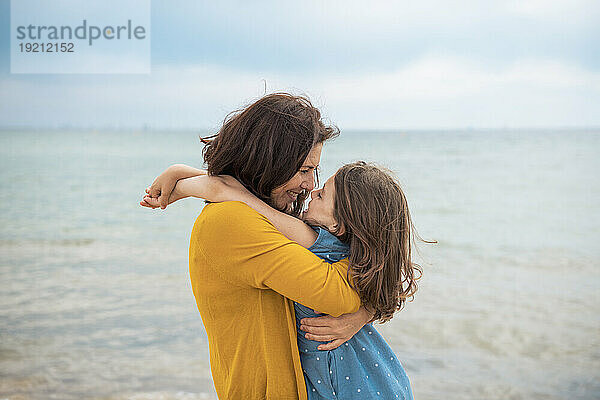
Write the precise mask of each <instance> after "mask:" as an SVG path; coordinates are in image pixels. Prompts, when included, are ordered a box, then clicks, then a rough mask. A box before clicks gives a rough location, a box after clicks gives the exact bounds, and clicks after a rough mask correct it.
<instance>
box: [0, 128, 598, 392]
mask: <svg viewBox="0 0 600 400" xmlns="http://www.w3.org/2000/svg"><path fill="white" fill-rule="evenodd" d="M207 133H208V132H145V131H128V132H107V131H99V132H94V131H88V132H78V131H4V132H0V157H1V158H0V226H1V227H2V228H1V230H0V277H1V281H0V283H1V285H0V318H1V320H2V323H1V326H0V374H1V375H0V376H1V378H0V397H2V398H9V399H47V398H56V399H81V398H95V399H215V398H216V394H215V392H214V388H213V385H212V379H211V374H210V367H209V356H208V343H207V338H206V333H205V331H204V329H203V326H202V321H201V318H200V315H199V313H198V311H197V309H196V305H195V302H194V298H193V294H192V292H191V288H190V283H189V276H188V258H187V257H188V245H189V237H190V232H191V228H192V225H193V223H194V220H195V218H196V217H197V216H198V214H199V213H200V211H201V210H202V207H203V202H202V201H201V200H198V199H188V200H183V201H180V202H177V203H175V204H172V205H170V206H169V207H168V208H167V209H166V210H150V209H147V208H143V207H141V206H139V204H138V203H139V201H140V200H141V198H142V196H143V194H144V189H145V188H146V187H147V186H149V185H150V184H151V183H152V180H153V179H154V177H155V176H156V175H158V174H159V173H160V172H161V171H162V170H164V169H165V168H166V167H168V166H169V165H170V164H174V163H186V164H190V165H194V166H196V167H201V166H202V157H201V150H202V146H201V143H200V141H199V140H198V134H200V135H204V134H207ZM599 154H600V130H580V131H568V130H556V131H549V130H534V131H532V130H512V131H474V130H469V131H415V132H412V131H408V132H406V131H385V132H375V131H361V132H359V131H348V132H346V131H344V132H342V134H341V136H340V137H339V138H338V139H336V140H335V141H333V142H331V143H328V144H327V145H326V146H325V149H324V151H323V155H322V160H321V161H322V162H321V169H322V171H321V175H322V179H321V182H324V181H325V179H326V178H327V177H328V176H330V175H331V174H333V173H334V172H335V170H336V169H337V168H338V167H339V166H341V165H342V164H343V163H346V162H351V161H355V160H359V159H362V160H367V161H375V162H378V163H379V164H381V165H383V166H386V167H388V168H390V169H392V170H393V171H395V173H396V175H397V177H398V179H399V180H400V182H401V183H402V186H403V188H404V190H405V193H406V196H407V198H408V200H409V204H410V209H411V212H412V217H413V221H414V224H415V226H416V228H417V230H418V232H419V233H420V235H421V236H422V237H423V238H424V239H427V240H435V241H437V244H426V243H421V244H419V245H418V251H419V252H418V254H416V255H415V258H416V260H418V261H419V262H420V264H421V265H422V267H423V277H422V279H421V280H420V281H419V291H418V292H417V294H416V296H415V298H414V301H412V302H409V303H407V305H406V307H405V309H404V310H403V311H401V312H400V313H398V314H397V315H396V316H395V317H394V319H393V320H392V321H391V322H389V323H387V324H384V325H381V326H378V329H379V330H380V332H381V333H382V334H383V335H384V337H385V338H386V340H387V341H388V342H389V343H390V345H391V347H392V348H393V349H394V351H395V352H396V354H397V355H398V357H399V359H400V360H401V362H402V363H403V365H404V367H405V369H406V371H407V373H408V375H409V377H410V379H411V382H412V386H413V391H414V394H415V398H417V399H506V398H509V399H566V398H569V399H594V398H598V397H600V379H599V378H600V372H599V371H600V340H599V338H600V302H599V293H600V292H599V289H600V271H599V269H598V267H599V264H600V246H599V245H598V242H599V241H600V202H599V201H598V199H599V198H600V181H599V179H598V173H599V172H600V157H599V156H598V155H599ZM240 301H243V299H240Z"/></svg>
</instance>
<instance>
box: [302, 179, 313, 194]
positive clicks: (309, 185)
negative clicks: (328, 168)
mask: <svg viewBox="0 0 600 400" xmlns="http://www.w3.org/2000/svg"><path fill="white" fill-rule="evenodd" d="M300 186H301V187H302V189H304V190H308V191H309V192H312V191H313V189H314V188H315V178H314V177H313V176H312V175H311V177H310V178H308V179H307V180H305V181H303V182H302V185H300Z"/></svg>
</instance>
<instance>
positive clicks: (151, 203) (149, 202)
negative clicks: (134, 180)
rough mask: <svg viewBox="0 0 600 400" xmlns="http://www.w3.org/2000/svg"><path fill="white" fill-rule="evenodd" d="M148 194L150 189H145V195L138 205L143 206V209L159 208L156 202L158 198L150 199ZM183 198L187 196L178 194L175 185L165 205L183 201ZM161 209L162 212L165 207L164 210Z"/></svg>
mask: <svg viewBox="0 0 600 400" xmlns="http://www.w3.org/2000/svg"><path fill="white" fill-rule="evenodd" d="M149 192H150V188H146V195H145V196H144V198H143V199H142V201H140V205H141V206H144V207H148V208H152V209H155V208H159V207H161V206H160V203H159V201H158V198H156V197H150V196H149V194H148V193H149ZM184 197H187V196H184V195H183V194H182V193H180V192H179V191H178V190H177V185H175V188H173V191H172V192H171V195H170V196H169V200H168V204H167V205H169V204H171V203H174V202H176V201H177V200H180V199H183V198H184ZM161 208H162V209H163V210H164V209H165V208H166V206H165V207H164V208H163V207H161Z"/></svg>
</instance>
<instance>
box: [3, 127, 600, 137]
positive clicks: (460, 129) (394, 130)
mask: <svg viewBox="0 0 600 400" xmlns="http://www.w3.org/2000/svg"><path fill="white" fill-rule="evenodd" d="M338 128H339V129H340V131H341V132H345V133H364V132H370V133H388V134H389V133H397V134H403V133H464V132H482V133H484V132H507V133H508V132H515V133H519V132H596V131H600V126H547V127H544V126H514V127H513V126H503V127H471V126H465V127H417V128H414V127H398V128H361V127H358V128H356V127H349V128H344V127H340V126H338ZM218 129H219V128H207V127H203V128H189V127H186V128H172V127H148V126H141V127H139V126H138V127H114V126H102V127H80V126H54V127H53V126H47V127H39V126H1V125H0V133H4V132H80V133H102V132H111V133H121V132H122V133H132V134H140V133H198V134H206V135H211V134H213V133H217V131H218Z"/></svg>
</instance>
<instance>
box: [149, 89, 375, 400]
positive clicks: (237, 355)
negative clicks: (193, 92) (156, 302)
mask: <svg viewBox="0 0 600 400" xmlns="http://www.w3.org/2000/svg"><path fill="white" fill-rule="evenodd" d="M336 135H337V131H336V130H334V129H333V128H331V127H326V126H325V125H324V124H323V122H322V121H321V116H320V113H319V111H318V110H317V109H316V108H314V107H313V106H312V105H311V104H310V102H309V101H308V100H307V99H306V98H303V97H298V96H292V95H289V94H271V95H268V96H265V97H263V98H261V99H260V100H258V101H257V102H255V103H254V104H252V105H250V106H248V107H247V108H245V109H243V110H241V111H238V112H236V113H233V114H230V115H229V117H228V118H227V119H226V120H225V122H224V124H223V127H222V128H221V130H220V131H219V133H218V134H217V135H216V136H215V137H214V138H213V139H212V140H210V141H207V145H206V147H205V148H204V151H203V154H204V160H205V162H206V164H207V167H208V173H209V174H210V175H230V176H233V177H235V178H236V179H238V180H239V181H240V182H241V183H242V184H243V185H244V186H245V187H246V188H248V189H249V190H250V191H251V192H252V193H253V194H254V195H256V196H257V197H258V198H260V199H261V200H263V201H265V202H266V203H267V204H269V205H271V206H273V207H274V208H277V209H279V210H282V211H285V212H287V213H289V214H292V215H295V216H298V215H299V213H300V211H301V209H302V204H303V202H304V199H305V198H306V194H307V192H309V191H311V190H312V189H313V188H314V180H315V173H316V169H317V167H318V164H319V162H320V157H321V149H322V147H323V143H324V142H325V141H326V140H328V139H331V138H333V137H335V136H336ZM171 190H172V187H170V188H169V187H161V183H160V182H155V184H153V186H152V187H151V188H150V191H149V192H150V193H149V194H150V195H151V196H152V197H157V196H160V197H159V201H160V202H161V203H164V206H166V204H167V201H168V196H169V194H170V192H171ZM163 193H164V194H166V196H165V195H162V194H163ZM161 195H162V196H161ZM189 262H190V278H191V281H192V289H193V292H194V296H195V298H196V303H197V306H198V310H199V311H200V314H201V316H202V320H203V323H204V327H205V329H206V333H207V336H208V340H209V349H210V362H211V371H212V374H213V381H214V384H215V388H216V391H217V394H218V396H219V398H221V399H282V400H283V399H306V397H307V396H306V386H305V383H304V378H303V373H302V368H301V365H300V358H299V355H298V347H297V343H296V325H295V320H294V307H293V301H297V302H299V303H301V304H304V305H306V306H308V307H311V308H313V309H316V310H319V311H320V312H323V313H326V314H330V315H332V316H340V315H342V314H346V313H354V314H351V315H350V316H348V317H346V318H345V319H344V320H343V322H342V323H341V324H342V325H344V326H346V327H347V329H345V332H344V333H343V334H342V335H341V336H346V337H347V336H348V332H351V333H350V336H351V335H352V334H353V333H354V332H357V331H358V330H359V329H360V328H362V326H363V325H364V324H366V323H367V322H368V321H369V320H370V319H371V317H372V315H371V314H370V313H368V312H367V311H366V310H364V308H361V309H360V310H359V306H360V299H359V297H358V295H357V294H356V292H355V291H354V290H353V289H352V288H351V286H350V285H349V284H348V282H347V280H346V271H347V268H348V261H347V260H342V261H340V262H337V263H334V264H329V263H327V262H326V261H324V260H321V259H320V258H319V257H317V256H316V255H314V254H312V253H311V252H310V251H308V250H307V249H306V248H303V247H302V246H300V245H299V244H297V243H295V242H293V241H291V240H289V239H287V238H286V237H285V236H284V235H283V234H282V233H281V232H279V231H278V230H277V229H276V228H275V227H274V226H273V225H272V224H271V223H270V222H269V221H268V220H267V219H266V218H265V217H263V216H262V215H260V214H259V213H257V212H256V211H254V210H253V209H251V208H250V207H248V206H247V205H245V204H243V203H238V202H226V203H214V204H209V205H207V206H206V207H204V209H203V210H202V213H201V214H200V216H199V217H198V218H197V220H196V223H195V224H194V228H193V230H192V234H191V239H190V253H189ZM321 320H322V319H320V320H319V321H321Z"/></svg>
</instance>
